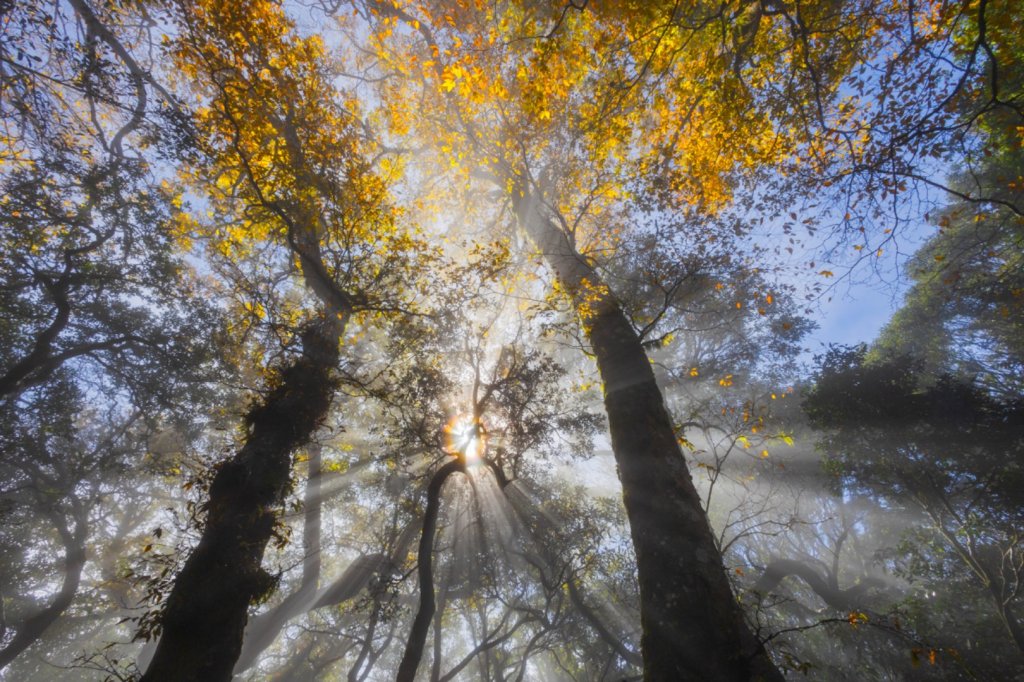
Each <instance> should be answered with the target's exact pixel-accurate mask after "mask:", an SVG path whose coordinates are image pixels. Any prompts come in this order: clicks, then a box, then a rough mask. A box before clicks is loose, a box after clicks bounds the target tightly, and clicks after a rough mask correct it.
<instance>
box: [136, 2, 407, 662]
mask: <svg viewBox="0 0 1024 682" xmlns="http://www.w3.org/2000/svg"><path fill="white" fill-rule="evenodd" d="M177 17H178V20H179V21H180V27H181V34H180V36H179V37H178V38H177V40H176V41H174V43H173V45H172V54H173V57H174V59H175V64H176V66H177V67H178V68H179V69H180V70H181V72H182V74H183V75H185V76H186V77H187V78H188V79H190V80H191V85H192V86H193V87H194V88H195V92H196V93H197V94H198V95H199V96H200V98H201V99H203V100H205V102H206V106H204V107H203V108H201V109H200V110H199V111H198V112H197V113H196V116H195V121H194V125H195V129H196V138H195V141H196V143H197V145H198V154H197V155H196V157H195V158H194V163H193V164H192V173H193V175H194V177H195V178H196V180H197V181H198V183H199V184H198V185H197V188H198V189H199V191H202V192H203V193H204V194H205V195H206V196H207V198H208V201H209V202H210V204H211V207H212V208H213V213H214V214H215V215H216V216H217V217H218V218H219V220H218V221H216V222H214V223H213V225H209V226H207V229H208V230H209V232H208V233H207V234H208V235H209V237H208V238H209V239H210V241H211V243H212V244H213V245H214V247H215V248H216V249H217V250H219V252H220V253H221V254H222V255H223V256H224V257H225V258H228V259H232V260H233V261H234V262H240V263H246V262H249V263H250V264H252V263H255V264H256V265H257V266H259V265H264V266H265V265H267V264H269V265H270V267H271V268H283V273H284V274H285V276H287V274H288V273H291V272H293V271H294V270H297V271H298V273H299V274H300V276H301V278H302V282H303V283H304V286H305V289H306V290H307V292H309V293H310V294H312V296H313V299H314V301H315V302H316V303H315V307H312V306H310V307H303V306H302V305H300V306H299V307H294V306H292V305H291V304H290V303H289V302H288V301H285V302H283V303H282V307H283V308H284V310H281V309H271V310H270V311H268V310H267V309H266V307H265V306H264V304H263V303H260V302H259V300H256V301H248V302H247V304H248V308H249V310H250V311H251V312H252V314H253V317H254V318H256V319H259V318H262V317H264V316H265V315H267V314H268V313H269V314H273V315H275V316H276V315H281V314H283V315H284V316H285V317H284V318H283V319H280V320H279V321H276V325H279V326H278V327H277V329H278V330H279V331H280V332H282V333H284V334H285V335H286V338H291V339H292V340H291V341H290V342H289V345H291V346H292V347H293V348H292V349H291V350H290V351H289V352H288V354H287V355H286V356H285V359H283V360H282V361H281V362H280V363H279V364H278V366H277V367H275V368H273V369H271V370H270V372H269V375H268V376H267V380H266V389H265V393H264V395H263V396H262V397H260V398H258V399H257V400H255V401H254V403H253V405H252V406H251V407H250V408H249V410H248V412H247V414H246V416H245V427H246V432H245V435H244V437H243V439H242V444H241V447H240V448H239V450H238V451H237V453H236V454H235V455H234V456H232V457H231V458H229V459H228V460H227V461H225V462H223V463H222V464H221V465H220V466H219V468H218V470H217V473H216V475H215V476H214V478H213V481H212V483H211V485H210V490H209V499H208V501H207V502H206V503H205V505H204V512H205V517H204V519H203V533H202V537H201V539H200V541H199V544H198V546H197V547H196V548H195V550H194V551H193V552H192V554H191V555H190V556H189V558H188V560H187V561H186V562H185V564H184V566H183V567H182V569H181V572H180V573H179V575H178V577H177V578H176V580H175V583H174V587H173V589H172V591H171V593H170V595H169V596H168V598H167V601H166V603H165V604H164V606H163V611H162V613H161V616H160V622H159V631H160V635H161V636H160V640H159V643H158V646H157V648H156V652H155V654H154V656H153V659H152V661H151V662H150V664H149V666H148V668H147V669H146V672H145V675H144V676H143V679H145V680H150V681H152V680H164V679H167V680H171V679H173V680H211V679H217V680H219V679H224V680H226V679H229V678H230V677H231V673H232V669H233V667H234V665H235V661H236V660H237V659H238V656H239V653H240V651H241V646H242V636H243V632H244V629H245V624H246V621H247V614H248V609H249V606H250V605H251V604H252V603H253V602H254V601H255V600H257V599H259V598H261V597H263V596H265V595H266V594H267V593H268V592H269V591H271V590H272V589H273V587H274V579H273V578H272V577H271V576H270V575H269V574H268V573H267V572H266V571H264V570H263V568H262V567H261V560H262V557H263V553H264V549H265V547H266V545H267V543H268V542H269V541H270V539H271V537H272V535H273V534H274V529H275V525H276V523H277V518H278V514H279V512H280V509H281V505H282V502H283V498H284V495H285V493H286V491H287V489H288V486H289V481H290V472H291V463H292V453H293V452H294V451H295V449H296V448H298V447H299V446H301V445H303V444H305V443H306V442H308V441H309V439H310V438H311V436H312V435H313V433H314V432H315V431H316V429H317V428H318V427H319V426H320V424H321V423H322V422H323V420H324V418H325V416H326V415H327V411H328V408H329V407H330V404H331V400H332V397H333V393H334V390H335V386H336V383H335V379H334V373H335V371H336V367H337V365H338V361H339V344H340V342H341V338H342V335H343V333H344V332H345V329H346V326H347V325H348V323H349V321H350V320H351V319H352V317H353V315H355V314H357V313H360V312H365V311H367V310H370V311H372V310H377V311H380V310H382V308H383V307H385V306H387V305H388V303H387V301H382V300H381V298H380V293H382V292H383V293H384V294H385V295H390V293H391V292H390V291H389V287H391V286H394V284H395V282H397V281H398V280H399V278H400V277H401V276H402V273H401V272H398V266H399V265H400V263H401V260H402V257H403V256H402V254H403V251H404V247H406V246H407V245H408V244H409V242H408V240H407V238H406V237H404V235H403V234H402V233H401V231H400V229H399V227H398V226H397V224H396V221H395V219H394V214H393V213H392V212H391V211H390V210H389V209H388V207H387V205H386V186H385V185H384V183H383V182H382V181H381V179H380V178H379V177H378V176H377V175H376V174H375V173H374V172H373V170H372V168H371V167H370V166H369V164H368V162H367V160H366V159H365V157H364V149H363V142H362V140H361V139H360V138H359V135H358V133H359V132H360V131H359V128H358V127H357V126H356V125H355V124H354V120H353V116H354V115H355V112H352V111H349V110H346V108H345V106H346V102H344V101H342V100H341V99H340V97H339V94H338V93H336V92H335V91H334V89H333V88H332V87H331V83H330V74H329V72H328V70H327V68H326V64H325V60H324V56H323V45H322V43H321V41H319V40H318V39H316V38H303V37H300V36H298V35H296V34H295V32H294V28H293V25H292V24H291V22H290V21H289V20H288V19H287V18H286V17H285V15H284V14H283V12H282V10H281V8H280V7H278V6H276V5H274V4H273V3H269V2H252V3H246V4H242V5H233V6H226V5H222V4H221V3H217V2H213V3H187V4H182V5H180V6H179V7H178V14H177ZM348 104H351V102H349V103H348ZM188 227H189V228H193V229H188V230H185V231H184V234H183V237H185V238H190V237H193V236H197V235H202V233H203V230H202V228H201V226H199V225H194V226H188ZM254 254H255V256H254ZM378 254H379V255H378ZM293 263H294V265H293ZM295 346H298V348H295Z"/></svg>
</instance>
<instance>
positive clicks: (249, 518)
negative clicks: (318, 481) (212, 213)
mask: <svg viewBox="0 0 1024 682" xmlns="http://www.w3.org/2000/svg"><path fill="white" fill-rule="evenodd" d="M345 319H346V318H344V317H339V316H337V315H334V314H328V315H326V316H324V317H323V318H322V319H321V320H319V321H317V322H316V323H314V324H312V325H311V326H310V327H308V328H307V330H306V331H305V332H304V334H303V338H302V341H303V349H302V356H301V357H300V358H298V359H297V360H295V361H294V362H292V363H291V365H289V366H288V367H287V368H285V369H284V370H283V371H282V372H281V376H280V384H279V385H278V386H277V388H275V389H274V390H273V391H272V392H271V393H270V394H269V395H268V396H267V397H266V398H265V399H264V400H263V401H262V403H260V404H259V405H257V406H256V407H254V408H253V409H251V410H250V412H249V414H248V416H247V420H248V421H249V423H250V425H251V429H250V433H249V436H248V438H247V439H246V442H245V445H244V446H243V447H242V449H241V450H239V451H238V453H237V454H236V455H235V456H234V457H233V458H232V459H230V460H229V461H227V462H225V463H224V465H223V466H221V468H220V470H219V471H218V472H217V474H216V476H215V477H214V480H213V484H212V485H211V487H210V499H209V502H208V503H207V505H206V511H207V518H206V525H205V527H204V529H203V534H202V538H201V539H200V542H199V546H198V547H196V549H195V551H194V552H193V553H192V555H191V556H190V557H189V558H188V560H187V561H186V562H185V566H184V567H183V568H182V570H181V573H179V574H178V577H177V579H176V580H175V583H174V588H173V589H172V591H171V594H170V596H169V597H168V599H167V602H166V604H165V607H164V612H163V616H162V618H161V625H162V629H163V631H162V633H161V637H160V642H159V644H158V645H157V649H156V653H155V654H154V656H153V660H152V662H151V663H150V665H149V668H148V669H147V670H146V673H145V674H144V675H143V677H142V679H143V680H144V682H162V681H164V680H167V681H168V682H170V681H172V680H173V681H176V682H186V681H192V680H194V681H196V682H216V681H218V680H230V679H231V671H232V668H233V667H234V665H235V661H236V660H237V659H238V656H239V653H240V651H241V647H242V633H243V632H244V630H245V624H246V621H247V620H248V609H249V605H250V604H252V602H253V601H254V600H256V599H257V598H259V597H261V596H262V595H264V594H266V593H267V592H268V591H270V590H271V589H273V587H274V580H273V578H272V577H271V576H270V575H268V574H267V573H266V572H265V571H264V570H263V569H262V568H261V566H260V564H261V562H262V559H263V552H264V549H265V548H266V545H267V542H268V541H269V540H270V538H271V537H272V535H273V532H274V525H275V523H276V522H277V511H278V508H279V507H280V505H281V503H282V500H283V498H284V495H285V492H286V489H287V486H288V480H289V475H290V472H291V457H292V452H293V451H294V450H295V449H296V448H298V447H300V446H301V445H302V444H304V443H306V442H307V441H308V440H309V438H310V436H311V435H312V434H313V432H314V431H315V430H316V428H317V427H318V426H319V425H320V423H321V422H322V420H323V418H324V417H325V416H326V414H327V410H328V408H329V406H330V402H331V397H332V395H333V392H334V380H333V379H332V376H331V374H332V371H333V370H334V367H335V366H336V365H337V361H338V342H339V339H340V337H341V333H342V332H343V331H344V326H345V323H344V320H345Z"/></svg>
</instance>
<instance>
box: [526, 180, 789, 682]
mask: <svg viewBox="0 0 1024 682" xmlns="http://www.w3.org/2000/svg"><path fill="white" fill-rule="evenodd" d="M518 184H519V187H517V188H516V189H515V190H514V192H513V201H514V208H515V211H516V217H517V219H518V221H519V224H520V226H521V227H522V228H523V229H524V230H525V231H526V233H527V234H528V235H529V236H530V238H531V239H532V241H533V242H534V244H535V246H536V247H537V249H538V250H539V251H540V252H541V253H542V254H543V255H544V258H545V259H546V261H547V263H548V264H549V266H550V267H551V268H552V269H553V270H554V272H555V275H556V276H557V278H558V280H559V282H560V284H561V285H562V286H563V287H564V288H565V289H566V290H567V291H568V292H569V293H570V294H571V295H572V296H573V297H574V301H575V303H576V306H577V309H578V311H579V313H580V315H581V317H582V318H583V323H584V325H585V327H586V332H587V335H588V337H589V340H590V343H591V346H592V349H593V352H594V355H595V357H596V358H597V366H598V370H599V371H600V373H601V379H602V382H603V384H604V403H605V409H606V411H607V414H608V424H609V430H610V434H611V441H612V451H613V452H614V453H615V461H616V463H617V464H618V467H619V478H620V480H621V481H622V491H623V499H624V502H625V507H626V512H627V515H628V517H629V525H630V531H631V533H632V537H633V547H634V549H635V551H636V558H637V570H638V574H639V583H640V621H641V625H642V628H643V638H642V641H641V646H642V649H643V657H644V679H645V680H648V681H651V682H653V681H659V682H660V681H662V680H664V681H666V682H676V681H679V680H701V681H703V680H723V681H724V680H781V679H782V677H781V675H780V674H779V672H778V671H777V670H776V669H775V667H774V665H773V664H772V662H771V659H770V658H769V656H768V654H767V652H766V651H765V649H764V646H763V645H762V644H761V643H760V641H758V640H757V638H755V637H754V635H753V633H752V632H751V631H750V629H749V628H748V627H747V625H746V623H745V621H744V619H743V613H742V611H741V610H740V607H739V605H738V604H737V602H736V599H735V598H734V597H733V594H732V589H731V587H730V585H729V581H728V579H727V577H726V575H725V570H724V568H723V566H722V559H721V555H720V554H719V552H718V550H717V548H716V545H715V540H714V537H713V535H712V532H711V528H710V526H709V525H708V521H707V518H706V516H705V515H704V512H703V510H702V508H701V501H700V497H699V496H698V494H697V490H696V488H695V487H694V485H693V480H692V479H691V477H690V472H689V469H688V468H687V465H686V462H685V460H684V459H683V453H682V450H681V449H680V447H679V443H678V442H677V440H676V433H675V430H674V428H673V426H672V420H671V418H670V417H669V414H668V411H667V410H666V409H665V404H664V400H663V398H662V395H661V389H660V388H659V387H658V384H657V382H656V380H655V377H654V372H653V371H652V370H651V365H650V362H649V361H648V358H647V354H646V353H645V352H644V349H643V346H642V345H641V342H640V338H639V336H638V335H637V333H636V331H635V329H634V328H633V326H632V325H631V324H630V322H629V320H628V319H627V318H626V315H625V313H624V312H623V310H622V308H621V307H620V306H619V304H618V302H617V301H616V300H615V298H614V297H613V296H612V295H611V293H610V292H609V291H608V290H607V287H605V286H604V284H603V282H602V281H601V279H600V276H599V275H598V274H597V273H596V272H595V271H594V269H593V268H592V267H591V266H590V265H589V263H587V261H586V260H585V258H584V257H583V256H581V255H580V254H579V253H578V252H577V251H576V249H575V248H574V246H573V245H572V243H570V241H569V239H568V238H567V236H566V234H565V233H564V232H563V231H562V230H561V229H560V228H559V227H558V226H557V225H556V224H554V222H552V220H551V219H550V218H548V217H547V216H545V215H543V214H542V213H541V210H540V205H539V202H538V201H537V200H536V199H535V198H534V196H533V194H532V192H531V191H530V189H529V188H526V187H525V186H524V185H523V183H521V182H520V183H518Z"/></svg>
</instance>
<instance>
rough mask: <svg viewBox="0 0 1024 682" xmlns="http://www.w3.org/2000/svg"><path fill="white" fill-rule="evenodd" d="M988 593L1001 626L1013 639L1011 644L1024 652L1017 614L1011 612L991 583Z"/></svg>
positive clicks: (1022, 633)
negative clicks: (1001, 622)
mask: <svg viewBox="0 0 1024 682" xmlns="http://www.w3.org/2000/svg"><path fill="white" fill-rule="evenodd" d="M989 592H990V593H991V594H992V601H993V602H994V603H995V607H996V611H997V612H998V613H999V619H1000V620H1001V621H1003V626H1004V627H1006V632H1007V633H1008V634H1009V635H1010V637H1011V638H1012V639H1013V643H1014V644H1016V645H1017V649H1019V650H1020V651H1021V652H1024V626H1022V625H1021V623H1020V620H1019V619H1018V618H1017V614H1015V613H1014V612H1013V609H1011V608H1010V605H1009V604H1007V603H1006V597H1005V595H1004V594H1003V590H1002V589H1000V588H998V587H996V585H995V582H993V581H990V582H989Z"/></svg>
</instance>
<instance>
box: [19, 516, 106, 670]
mask: <svg viewBox="0 0 1024 682" xmlns="http://www.w3.org/2000/svg"><path fill="white" fill-rule="evenodd" d="M74 505H75V506H76V513H75V514H74V516H75V530H74V532H72V531H71V530H70V529H69V528H68V525H67V522H66V520H65V519H64V518H63V517H62V516H61V514H60V512H58V511H53V512H52V513H51V515H50V516H51V519H52V521H53V523H54V525H55V526H56V528H57V532H58V534H59V535H60V537H61V541H62V542H63V543H64V580H63V582H62V583H61V586H60V591H59V592H58V593H57V596H56V597H54V599H53V601H52V602H50V605H49V606H47V607H46V608H44V609H43V610H42V611H40V612H39V613H37V614H35V615H34V616H31V617H30V618H27V619H25V622H23V623H22V624H21V625H19V626H18V631H17V632H16V633H15V635H14V637H13V638H12V639H11V641H10V642H9V643H8V644H7V646H5V647H4V648H3V649H0V670H3V669H4V668H6V667H7V666H8V665H9V664H10V663H11V661H13V660H14V659H15V658H17V657H18V655H19V654H21V652H23V651H24V650H25V649H27V648H29V647H30V646H32V645H33V644H34V643H35V642H36V641H37V640H38V639H39V638H40V637H42V636H43V633H45V632H46V630H47V629H48V628H49V627H50V626H51V625H53V623H54V622H55V621H56V620H57V619H58V618H60V617H61V615H62V614H63V613H64V612H65V611H66V610H67V609H68V607H69V606H71V602H72V601H74V599H75V595H76V594H78V586H79V584H80V583H81V581H82V569H84V568H85V561H86V556H85V541H86V537H87V535H88V526H87V524H86V513H85V511H83V510H81V509H80V508H77V507H78V505H77V502H76V503H74Z"/></svg>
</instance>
